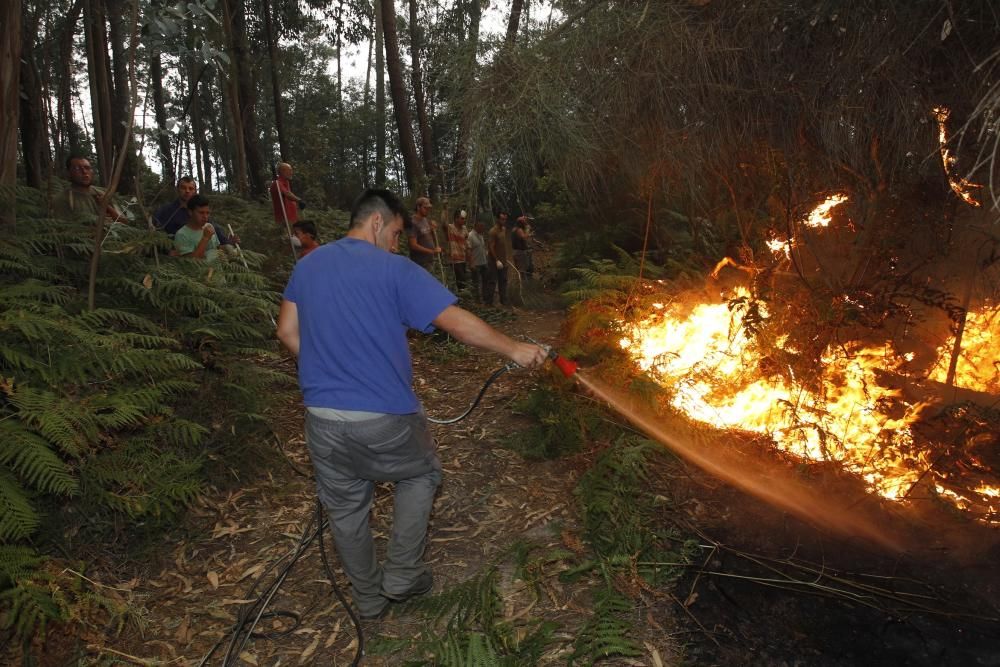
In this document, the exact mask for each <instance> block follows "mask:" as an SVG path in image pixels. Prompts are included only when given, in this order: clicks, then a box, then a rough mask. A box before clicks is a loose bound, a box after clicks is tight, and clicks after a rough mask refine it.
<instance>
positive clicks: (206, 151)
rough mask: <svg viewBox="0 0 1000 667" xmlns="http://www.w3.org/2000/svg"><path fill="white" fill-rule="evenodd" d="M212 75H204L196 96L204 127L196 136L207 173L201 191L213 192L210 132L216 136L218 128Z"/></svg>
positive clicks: (199, 186) (200, 187)
mask: <svg viewBox="0 0 1000 667" xmlns="http://www.w3.org/2000/svg"><path fill="white" fill-rule="evenodd" d="M210 81H211V76H210V75H209V78H205V76H202V79H201V82H200V83H199V86H198V97H196V98H195V100H194V104H195V105H196V106H197V107H198V109H199V114H198V115H199V117H200V118H201V119H202V121H201V124H202V127H203V128H204V129H203V131H202V132H201V134H199V135H198V136H197V137H196V141H198V142H199V144H200V145H201V159H202V163H203V164H202V166H203V167H204V170H205V173H204V176H203V177H202V181H201V183H199V184H198V190H199V192H211V191H212V179H213V176H212V144H211V142H210V141H209V138H208V136H209V133H211V134H212V136H215V134H216V129H215V125H214V124H213V123H212V113H213V110H214V106H213V105H212V103H211V99H210V95H209V92H208V91H209V90H210V88H211V84H210Z"/></svg>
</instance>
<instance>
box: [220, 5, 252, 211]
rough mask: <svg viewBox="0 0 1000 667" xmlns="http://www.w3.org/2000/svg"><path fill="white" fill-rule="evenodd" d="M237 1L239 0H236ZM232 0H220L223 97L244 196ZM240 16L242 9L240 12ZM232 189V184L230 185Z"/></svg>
mask: <svg viewBox="0 0 1000 667" xmlns="http://www.w3.org/2000/svg"><path fill="white" fill-rule="evenodd" d="M237 1H239V0H237ZM231 2H232V0H222V14H223V19H222V28H223V31H224V32H225V35H226V51H227V52H228V55H229V75H228V76H227V77H225V83H224V85H225V87H226V91H225V94H224V96H225V97H227V98H228V105H227V106H228V109H229V117H230V119H231V121H232V128H233V136H232V141H230V142H228V143H229V145H231V146H232V147H233V151H234V153H233V170H234V171H235V172H236V191H237V192H239V193H240V194H241V195H246V194H247V191H248V190H249V185H248V179H247V154H246V141H245V139H244V136H245V134H246V132H245V128H244V126H243V116H242V114H241V113H240V102H239V97H240V94H239V88H238V87H237V85H236V81H237V79H238V78H239V67H238V66H237V64H236V61H237V49H236V41H235V35H234V33H235V29H234V23H233V20H234V18H233V11H232V7H231V5H230V3H231ZM240 12H241V14H242V9H241V10H240ZM229 187H230V188H232V183H230V186H229Z"/></svg>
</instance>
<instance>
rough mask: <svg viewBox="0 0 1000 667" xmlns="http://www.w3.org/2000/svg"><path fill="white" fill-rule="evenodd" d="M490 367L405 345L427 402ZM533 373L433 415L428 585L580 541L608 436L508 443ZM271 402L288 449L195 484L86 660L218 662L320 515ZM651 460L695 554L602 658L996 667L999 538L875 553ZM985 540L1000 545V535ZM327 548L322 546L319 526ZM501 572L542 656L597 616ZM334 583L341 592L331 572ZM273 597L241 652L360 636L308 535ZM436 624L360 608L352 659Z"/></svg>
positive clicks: (466, 396)
mask: <svg viewBox="0 0 1000 667" xmlns="http://www.w3.org/2000/svg"><path fill="white" fill-rule="evenodd" d="M562 318H563V313H562V312H561V311H531V310H518V311H517V312H516V313H515V314H514V315H512V316H503V317H500V318H499V320H500V321H499V322H498V323H497V326H498V328H501V329H503V330H505V331H507V332H508V333H509V334H511V335H517V336H525V335H527V336H531V337H532V338H534V339H536V340H539V341H541V342H546V343H556V342H557V336H558V331H559V328H560V325H561V323H562ZM501 363H502V362H501V360H499V359H498V358H497V357H496V356H495V355H489V354H485V353H480V352H478V351H471V350H463V349H460V348H458V347H457V346H451V345H436V344H434V343H433V342H432V341H429V340H427V339H419V338H418V339H415V340H414V365H415V377H416V389H417V392H418V394H419V396H420V398H421V400H422V401H423V403H424V406H425V408H426V410H427V412H428V413H429V414H430V415H432V416H436V417H446V416H452V415H455V414H457V413H459V412H461V411H462V410H464V409H465V407H466V406H467V405H468V403H469V401H470V400H471V399H472V398H473V397H474V396H475V395H476V393H477V392H478V391H479V389H480V387H481V386H482V383H483V382H484V381H485V379H486V378H487V377H488V376H489V374H490V373H491V372H492V371H493V370H494V369H495V368H497V367H498V366H500V364H501ZM544 381H545V378H544V376H543V375H542V374H540V373H539V372H526V371H515V372H511V373H508V374H505V375H503V376H502V377H501V378H500V379H499V380H498V381H497V382H496V383H495V384H494V385H493V386H492V387H491V388H490V389H489V390H488V391H487V393H486V395H485V397H484V399H483V402H482V404H481V405H480V406H479V408H478V409H477V410H475V411H474V412H473V413H472V414H471V415H470V416H469V418H468V419H466V420H464V421H462V422H460V423H458V424H455V425H451V426H433V431H434V434H435V436H436V438H437V442H438V452H439V456H440V458H441V461H442V465H443V468H444V481H443V483H442V486H441V488H440V490H439V492H438V495H437V498H436V500H435V504H434V510H433V514H432V517H431V524H430V530H429V536H428V538H429V539H428V549H427V553H426V560H427V563H428V564H429V566H430V568H431V570H432V571H433V573H434V576H435V585H434V589H433V593H435V594H436V593H441V592H443V591H447V590H449V589H452V588H453V587H454V586H456V585H457V584H460V583H462V582H467V581H469V580H470V579H472V578H474V577H476V576H477V575H480V574H482V573H483V572H484V570H485V568H486V567H487V566H489V565H490V564H491V563H505V562H507V561H504V554H506V553H509V551H510V549H511V547H512V545H514V544H516V543H518V542H520V541H525V540H527V541H530V542H532V543H534V544H537V545H539V546H540V547H541V548H542V549H562V550H569V551H578V552H582V550H583V549H584V548H585V547H584V545H583V543H584V538H583V535H582V530H581V518H580V515H579V510H578V503H577V499H576V497H575V496H574V488H575V486H576V483H577V481H578V480H579V478H580V476H581V475H582V474H583V472H584V471H586V470H587V469H588V468H589V467H590V465H591V463H592V462H593V459H594V457H595V456H596V454H597V453H598V452H599V451H600V449H601V448H602V447H604V446H606V443H603V444H602V443H594V445H593V447H592V448H590V449H589V450H587V451H584V452H582V453H580V454H577V455H575V456H572V457H565V458H561V459H557V460H553V461H545V462H538V461H526V460H524V459H523V458H522V457H521V456H520V455H519V454H517V453H515V451H513V450H512V449H510V448H508V447H506V446H505V443H509V442H510V441H511V439H512V438H516V437H517V433H518V432H519V431H521V430H522V429H525V428H527V427H528V426H529V425H530V423H531V422H530V420H529V419H528V418H527V417H525V416H522V415H519V414H518V413H517V412H516V409H515V404H516V403H517V401H518V400H519V399H521V398H523V397H524V396H525V395H526V394H527V393H528V392H529V391H530V390H531V389H532V388H533V387H535V386H537V385H538V384H539V382H544ZM276 412H277V415H278V416H277V418H276V420H275V423H274V424H273V428H274V429H275V431H276V434H277V438H276V448H277V447H278V446H280V448H281V449H282V450H283V453H284V456H286V457H287V459H288V460H287V461H285V460H283V459H282V458H281V457H280V456H277V455H276V456H275V463H274V465H273V466H272V467H271V468H270V469H268V470H267V471H266V473H265V474H263V475H260V476H258V477H256V478H252V479H250V478H248V479H246V483H245V485H243V486H241V487H239V488H235V489H234V488H229V489H228V490H221V489H216V490H209V491H208V492H206V493H205V494H204V495H203V496H202V497H201V499H200V501H199V502H198V503H197V504H196V505H195V506H194V507H192V508H191V510H190V513H189V517H188V518H187V520H186V523H185V526H184V527H183V528H182V529H181V530H180V531H178V532H177V533H176V534H175V535H174V536H173V537H172V538H170V539H169V540H168V541H167V542H166V543H164V544H163V545H162V547H161V548H160V550H159V557H157V558H153V559H151V560H150V561H149V562H147V563H145V564H143V565H141V566H140V567H139V568H138V570H137V571H135V572H130V573H129V575H128V576H127V577H125V579H130V581H129V583H128V584H125V585H123V587H124V588H127V589H128V590H130V591H132V593H133V594H134V595H135V596H136V598H135V599H136V600H137V601H138V602H139V603H140V604H141V606H142V607H143V608H144V614H143V619H142V630H141V632H140V631H139V630H138V629H137V628H135V627H132V626H130V627H129V629H128V630H127V631H126V633H125V634H124V635H123V636H119V637H117V638H114V639H107V640H104V641H103V642H102V641H97V640H95V641H92V642H90V645H89V646H88V652H89V653H90V655H92V656H97V655H101V656H104V657H105V658H107V659H117V660H121V661H122V662H123V663H124V664H141V665H154V664H155V665H200V664H205V665H221V664H223V656H224V655H225V653H226V651H227V649H228V648H229V645H228V641H229V631H230V629H231V628H232V626H233V624H234V621H235V620H236V618H237V613H238V611H239V610H240V608H241V607H242V606H243V605H245V604H246V603H247V602H248V601H250V600H252V599H253V598H255V597H256V596H257V595H258V593H257V592H253V593H252V592H250V591H249V588H250V586H251V585H252V584H253V582H254V581H255V580H256V579H257V578H258V577H262V578H263V580H264V581H265V582H269V581H270V580H271V579H272V578H273V576H274V572H275V571H276V570H277V569H280V566H281V565H283V564H284V562H286V560H285V559H287V556H288V555H289V554H290V553H291V552H292V551H293V549H294V547H295V545H296V544H297V543H298V542H299V540H300V537H301V535H302V534H303V532H304V531H305V530H306V527H307V525H308V524H309V522H310V520H311V518H312V517H313V514H314V511H315V502H316V499H315V498H316V496H315V490H314V487H313V483H312V481H311V479H310V478H309V477H308V474H309V473H310V466H309V461H308V455H307V452H306V449H305V444H304V441H303V438H302V409H301V407H300V406H299V405H298V402H297V400H291V399H289V400H288V403H287V405H283V406H280V408H279V409H278V410H277V411H276ZM662 458H663V460H662V461H661V462H659V463H658V464H657V465H656V466H655V467H654V468H653V470H652V473H651V478H652V479H651V482H652V484H653V485H654V487H655V488H661V489H663V493H664V495H665V496H667V497H669V505H668V509H667V510H665V515H664V520H665V521H668V522H670V523H672V524H673V525H674V527H676V528H677V529H678V530H680V531H682V532H683V533H684V534H686V535H690V536H693V537H695V538H696V539H697V540H698V542H699V544H700V545H701V547H700V549H701V554H702V555H700V556H699V557H698V562H696V563H694V565H693V566H692V567H691V568H690V569H689V574H688V575H686V576H685V577H684V578H683V579H682V580H681V581H680V582H679V584H678V585H677V587H676V588H675V589H674V590H672V591H669V590H665V591H653V590H639V591H636V593H637V595H636V598H635V604H636V608H635V610H634V611H633V613H632V620H633V626H632V627H633V629H632V630H631V632H630V634H631V636H630V638H631V639H632V640H633V641H634V642H635V643H636V644H637V645H638V646H639V647H641V648H642V655H638V656H634V657H613V658H610V659H608V660H606V661H605V662H602V664H609V665H649V666H653V667H659V666H660V665H670V664H680V663H684V664H696V665H744V664H757V665H859V664H880V665H881V664H894V665H928V666H929V665H969V664H979V665H1000V621H998V619H1000V610H998V609H997V603H996V600H997V599H998V598H997V596H996V593H997V591H998V590H1000V586H998V584H1000V578H998V577H1000V575H998V573H997V568H996V567H995V563H996V559H997V556H998V554H1000V550H998V549H996V548H991V549H985V550H983V549H980V550H979V553H980V555H979V556H977V557H975V558H974V559H972V560H966V561H964V562H957V561H955V560H954V559H952V558H951V556H950V555H949V554H948V553H944V552H940V553H937V554H934V553H931V554H930V555H927V554H924V555H923V556H921V557H919V558H917V559H907V558H904V557H900V556H898V555H891V554H885V553H881V552H879V551H877V550H872V549H869V548H868V547H866V546H865V545H862V544H858V543H852V542H850V541H847V542H845V541H843V540H840V539H836V538H832V537H830V536H829V535H826V534H824V533H823V532H822V531H820V530H818V529H816V528H814V527H812V526H809V525H807V524H805V523H803V522H800V521H798V520H796V519H794V518H792V517H790V516H789V515H787V514H785V513H782V512H780V511H779V510H775V509H773V508H771V507H769V506H767V505H765V504H763V503H762V502H760V501H757V500H756V499H753V498H751V497H748V496H746V495H744V494H742V493H741V492H739V491H736V490H734V489H733V488H732V487H730V486H728V485H726V484H724V483H722V482H720V481H718V480H716V479H714V478H713V477H711V476H710V475H708V474H706V473H703V472H702V471H700V470H698V469H696V468H693V467H691V466H689V465H687V464H685V463H684V462H683V461H681V460H679V459H676V458H673V457H662ZM289 462H290V463H291V464H292V465H294V466H295V467H296V468H297V469H298V470H299V471H301V472H303V473H306V475H305V476H303V475H301V474H299V473H297V472H296V471H295V470H293V468H292V465H289ZM391 507H392V498H391V490H390V488H389V487H388V486H381V487H379V489H378V491H377V494H376V501H375V505H374V510H373V527H374V528H375V530H376V534H377V537H378V539H380V540H381V541H382V542H383V543H384V539H385V536H386V533H387V531H388V530H389V526H390V524H391ZM983 539H986V540H988V541H990V543H991V544H995V541H996V537H995V535H993V534H991V535H987V536H986V537H984V538H983ZM326 544H327V549H328V551H331V552H332V547H331V544H330V541H329V539H328V540H327V542H326ZM331 559H332V564H333V567H334V568H335V569H336V568H337V567H338V566H337V560H336V557H335V556H333V557H332V558H331ZM272 566H273V567H274V568H275V570H271V569H270V568H272ZM498 573H499V578H498V584H499V590H500V594H501V598H502V607H503V610H502V613H503V617H504V618H505V619H507V620H510V621H511V622H514V621H517V620H518V619H521V620H523V619H525V618H540V619H541V618H544V619H546V620H549V621H553V622H555V623H557V624H558V628H557V629H556V631H555V634H554V636H553V637H554V639H553V641H552V642H551V643H550V645H549V647H548V648H547V650H546V652H545V653H544V655H543V656H542V658H541V659H540V660H539V661H538V664H552V665H554V664H566V663H567V659H568V657H569V655H570V654H571V653H572V650H573V641H574V638H575V636H576V633H577V631H578V630H579V628H580V627H582V625H583V624H584V623H585V621H586V620H587V619H588V618H589V617H590V615H591V613H592V611H593V609H592V601H591V599H590V591H591V590H592V589H593V581H588V580H587V578H584V579H583V580H580V581H577V582H574V583H566V582H563V581H561V580H560V579H559V577H558V575H559V573H560V571H559V568H558V567H557V566H555V565H553V567H552V569H551V570H549V571H543V572H541V573H540V575H539V576H538V577H536V581H537V582H538V584H539V585H538V586H537V587H532V586H528V585H527V584H525V582H524V581H523V580H522V579H520V578H518V577H516V576H515V573H514V572H513V568H511V567H510V566H509V564H506V565H501V567H500V568H499V570H498ZM337 578H338V582H339V585H340V586H341V588H342V589H343V590H345V591H347V590H349V586H348V584H347V581H346V579H345V578H344V577H343V574H342V573H341V572H340V571H339V569H337ZM106 583H107V582H106ZM269 609H271V610H280V611H285V612H292V613H294V614H296V615H298V616H299V618H300V622H299V624H298V625H295V626H292V625H291V624H290V623H289V621H288V617H287V616H278V617H269V618H265V619H263V620H262V621H261V624H260V626H259V627H258V630H259V631H260V632H262V633H275V636H274V637H273V638H265V637H263V636H262V637H259V638H255V639H252V640H251V641H250V642H249V643H248V644H247V646H246V647H245V648H244V649H243V650H242V651H237V652H236V654H237V655H239V659H238V660H237V661H235V662H233V663H232V664H244V665H260V666H264V665H267V666H277V665H312V664H324V665H327V664H332V665H348V664H350V663H351V661H352V659H353V657H354V654H355V650H356V647H357V637H356V633H355V630H354V627H353V626H352V623H351V620H350V618H349V617H348V615H347V614H346V613H345V611H344V609H343V607H342V606H341V604H340V603H339V602H338V601H337V599H336V598H335V597H334V596H333V595H332V593H331V587H330V585H329V582H328V580H327V576H326V574H325V573H324V569H323V565H322V563H321V559H320V554H319V550H318V549H317V548H316V546H315V545H313V546H312V547H311V548H310V549H309V550H308V551H307V552H306V553H305V554H304V555H303V556H302V558H301V559H300V560H299V561H298V563H297V564H296V566H295V568H294V569H293V570H292V571H291V572H290V573H289V575H288V578H287V579H286V581H285V582H284V585H283V586H282V588H281V589H280V591H279V593H278V594H277V595H276V596H275V598H274V599H273V601H272V602H271V604H270V605H269ZM428 623H429V621H428V618H427V616H426V615H421V614H419V613H416V612H415V611H414V610H412V609H411V608H410V607H409V606H407V605H399V606H394V607H393V609H392V611H391V612H390V613H389V614H388V615H387V616H386V617H385V618H383V619H380V620H376V621H363V622H362V627H363V631H364V636H365V641H366V642H368V643H369V646H372V645H373V644H374V646H375V648H376V651H369V655H368V656H367V657H366V658H365V659H364V661H363V664H366V665H397V664H402V663H404V662H405V661H406V660H407V659H413V658H419V657H423V658H425V659H426V658H427V657H428V656H426V655H424V656H416V655H412V654H407V653H405V652H402V653H400V652H396V653H392V652H388V650H387V649H385V648H384V647H387V646H392V645H393V641H394V640H397V639H407V638H412V637H414V636H417V635H419V634H420V633H421V632H422V631H424V630H426V629H427V626H428ZM289 629H290V632H288V633H287V634H283V635H282V636H277V635H278V634H280V633H282V632H283V631H285V630H289ZM50 641H54V642H56V643H58V640H57V639H52V640H50ZM378 646H382V647H383V649H381V650H379V649H378ZM213 649H214V650H213ZM58 653H59V652H58V651H55V652H53V653H52V654H51V655H52V656H55V655H58ZM206 656H209V657H208V659H207V660H205V661H204V662H203V659H204V658H205V657H206ZM42 664H46V663H45V662H44V661H43V663H42ZM47 664H52V665H56V664H64V663H59V662H50V663H47Z"/></svg>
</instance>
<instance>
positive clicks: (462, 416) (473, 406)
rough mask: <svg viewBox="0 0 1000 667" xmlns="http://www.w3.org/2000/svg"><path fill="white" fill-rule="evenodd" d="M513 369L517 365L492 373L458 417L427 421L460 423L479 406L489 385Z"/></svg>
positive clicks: (429, 418)
mask: <svg viewBox="0 0 1000 667" xmlns="http://www.w3.org/2000/svg"><path fill="white" fill-rule="evenodd" d="M514 368H518V366H517V364H513V363H510V364H506V365H504V366H501V367H500V368H498V369H496V370H495V371H493V375H491V376H490V377H489V378H488V379H487V380H486V382H485V383H484V384H483V388H482V389H480V390H479V394H478V395H477V396H476V398H475V400H474V401H472V404H471V405H470V406H469V409H468V410H466V411H465V412H463V413H462V414H460V415H459V416H457V417H452V418H451V419H434V418H433V417H428V418H427V421H429V422H431V423H432V424H455V423H458V422H460V421H462V420H463V419H465V418H466V417H468V416H469V415H470V414H471V413H472V411H473V410H475V409H476V406H477V405H479V401H481V400H483V394H485V393H486V390H487V389H489V388H490V385H491V384H493V383H494V382H495V381H496V379H497V378H498V377H500V376H501V375H503V374H504V373H506V372H507V371H509V370H512V369H514Z"/></svg>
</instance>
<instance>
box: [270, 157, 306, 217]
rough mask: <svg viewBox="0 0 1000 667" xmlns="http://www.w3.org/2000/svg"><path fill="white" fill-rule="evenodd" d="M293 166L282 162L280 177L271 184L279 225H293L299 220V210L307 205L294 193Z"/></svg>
mask: <svg viewBox="0 0 1000 667" xmlns="http://www.w3.org/2000/svg"><path fill="white" fill-rule="evenodd" d="M291 181H292V165H290V164H288V163H287V162H282V163H281V164H279V165H278V177H277V178H276V179H274V181H273V182H272V183H271V203H272V204H273V205H274V221H275V222H276V223H278V224H279V225H283V224H285V223H287V224H289V225H293V224H295V223H296V222H298V220H299V209H300V208H303V207H304V206H305V204H304V203H303V202H302V198H301V197H298V196H296V195H295V193H293V192H292V183H291Z"/></svg>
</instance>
